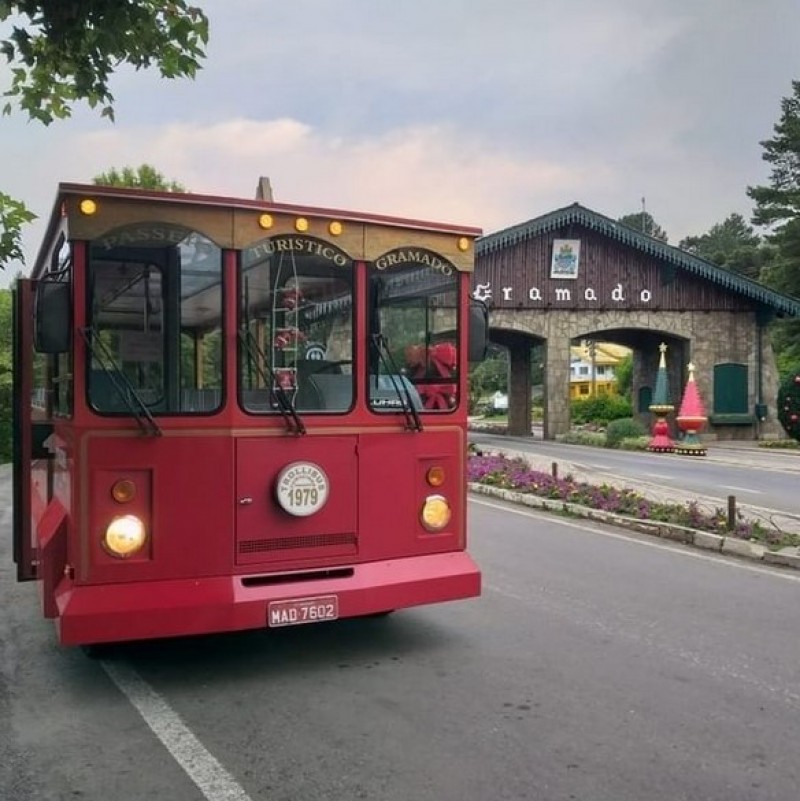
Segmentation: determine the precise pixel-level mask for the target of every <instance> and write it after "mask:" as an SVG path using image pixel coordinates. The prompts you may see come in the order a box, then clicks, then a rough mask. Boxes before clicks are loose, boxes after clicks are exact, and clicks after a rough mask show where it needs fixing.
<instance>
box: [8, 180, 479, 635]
mask: <svg viewBox="0 0 800 801" xmlns="http://www.w3.org/2000/svg"><path fill="white" fill-rule="evenodd" d="M479 233H480V232H479V231H478V230H477V229H475V228H468V227H459V226H452V225H440V224H435V223H425V222H418V221H411V220H404V219H395V218H390V217H385V216H377V215H371V214H362V213H353V212H346V211H330V210H326V209H319V208H307V207H300V206H294V205H288V204H279V203H272V202H267V201H264V200H242V199H231V198H220V197H209V196H201V195H192V194H178V193H162V192H149V191H141V190H126V189H119V188H111V187H98V186H86V185H77V184H63V185H61V186H60V187H59V191H58V195H57V197H56V200H55V204H54V207H53V212H52V216H51V218H50V221H49V226H48V228H47V233H46V237H45V240H44V243H43V245H42V247H41V249H40V252H39V255H38V257H37V259H36V262H35V264H34V266H33V270H32V274H31V278H30V279H27V280H19V281H18V282H17V285H16V288H15V290H14V291H15V306H14V315H15V317H14V321H15V322H14V328H15V331H14V333H15V339H14V342H15V345H14V347H15V354H14V356H15V366H16V370H15V398H16V402H15V421H14V423H15V425H14V429H15V434H16V439H15V453H14V479H15V488H14V492H15V496H14V525H13V532H14V534H13V536H14V558H15V561H16V563H17V573H18V578H19V579H20V580H28V579H35V580H37V581H38V582H39V584H40V589H41V598H42V606H43V611H44V615H45V616H46V617H48V618H53V619H55V621H56V625H57V630H58V636H59V640H60V642H61V643H62V644H65V645H89V644H98V643H106V642H114V641H123V640H139V639H146V638H157V637H172V636H179V635H189V634H201V633H207V632H224V631H234V630H242V629H253V628H261V627H271V626H285V625H292V624H301V623H310V622H314V621H322V620H331V619H335V618H339V617H353V616H360V615H370V614H377V613H382V612H387V611H391V610H395V609H400V608H404V607H410V606H414V605H421V604H429V603H435V602H440V601H448V600H454V599H460V598H467V597H471V596H476V595H478V594H479V593H480V573H479V570H478V568H477V567H476V565H475V564H474V562H473V561H472V559H471V558H470V556H469V555H468V553H467V552H466V550H465V548H466V479H465V461H466V433H465V432H466V421H467V364H468V360H469V359H470V358H480V356H481V355H482V352H483V350H484V347H485V340H486V331H487V327H486V317H485V312H484V311H483V310H482V309H481V308H480V307H479V306H478V305H476V304H475V303H474V302H473V301H471V299H470V291H469V290H470V271H471V270H472V266H473V244H474V239H475V237H476V236H478V234H479Z"/></svg>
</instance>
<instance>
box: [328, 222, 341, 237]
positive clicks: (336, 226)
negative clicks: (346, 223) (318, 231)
mask: <svg viewBox="0 0 800 801" xmlns="http://www.w3.org/2000/svg"><path fill="white" fill-rule="evenodd" d="M343 230H344V228H343V227H342V224H341V223H340V222H339V221H338V220H333V221H332V222H331V223H330V224H329V225H328V231H330V234H331V236H339V235H340V234H341V233H342V231H343Z"/></svg>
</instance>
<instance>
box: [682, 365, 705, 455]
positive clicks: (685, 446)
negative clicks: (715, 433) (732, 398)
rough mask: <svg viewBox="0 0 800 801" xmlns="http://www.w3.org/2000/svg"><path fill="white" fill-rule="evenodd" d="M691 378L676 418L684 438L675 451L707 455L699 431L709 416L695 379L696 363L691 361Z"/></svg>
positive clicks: (687, 383) (687, 382) (688, 380)
mask: <svg viewBox="0 0 800 801" xmlns="http://www.w3.org/2000/svg"><path fill="white" fill-rule="evenodd" d="M688 369H689V378H688V379H687V381H686V388H685V389H684V391H683V400H682V401H681V407H680V409H679V410H678V416H677V417H676V418H675V419H676V422H677V423H678V428H679V429H680V430H681V431H682V432H683V438H682V439H681V440H680V442H678V443H677V444H676V445H675V452H676V453H682V454H688V455H689V456H705V455H706V449H705V447H704V446H703V443H702V442H701V441H700V437H699V436H698V432H699V431H700V430H701V429H702V428H703V426H704V425H705V424H706V420H708V417H707V416H706V410H705V407H704V406H703V401H702V400H701V398H700V392H699V391H698V389H697V384H696V383H695V380H694V365H693V364H692V363H691V362H689V367H688Z"/></svg>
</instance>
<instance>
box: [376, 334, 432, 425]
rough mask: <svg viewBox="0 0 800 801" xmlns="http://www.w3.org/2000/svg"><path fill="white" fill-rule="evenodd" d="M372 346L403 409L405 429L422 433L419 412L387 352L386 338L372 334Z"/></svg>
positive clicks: (390, 355) (403, 379) (389, 353)
mask: <svg viewBox="0 0 800 801" xmlns="http://www.w3.org/2000/svg"><path fill="white" fill-rule="evenodd" d="M372 344H373V345H374V347H375V350H376V351H377V352H378V357H379V358H380V360H381V362H382V363H383V366H384V367H385V368H386V370H387V373H388V376H389V380H390V381H391V383H392V388H393V389H394V391H395V394H396V395H397V397H398V398H399V399H400V405H401V406H402V407H403V414H404V415H405V416H406V427H407V428H408V430H409V431H422V418H421V417H420V416H419V412H417V407H416V406H414V401H413V399H412V397H411V392H409V389H408V384H407V383H406V380H405V378H404V377H402V376H400V371H399V370H398V369H397V364H396V363H395V360H394V357H393V356H392V354H391V351H390V350H389V345H388V343H387V342H386V337H385V336H384V335H383V334H373V335H372ZM398 376H399V378H398ZM376 380H377V379H376Z"/></svg>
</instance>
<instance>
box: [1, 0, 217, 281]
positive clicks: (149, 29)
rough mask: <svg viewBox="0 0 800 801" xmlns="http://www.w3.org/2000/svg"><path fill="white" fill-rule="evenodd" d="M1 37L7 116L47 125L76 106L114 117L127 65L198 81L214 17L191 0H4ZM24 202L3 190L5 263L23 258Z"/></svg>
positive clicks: (26, 217)
mask: <svg viewBox="0 0 800 801" xmlns="http://www.w3.org/2000/svg"><path fill="white" fill-rule="evenodd" d="M6 20H11V23H12V28H11V34H10V35H9V36H8V37H7V38H6V39H3V40H1V41H0V54H2V55H3V56H5V59H6V61H7V63H8V64H9V66H10V72H11V86H10V87H9V89H8V90H7V91H6V92H5V93H4V96H5V97H6V98H7V100H6V103H5V105H4V106H3V109H2V111H3V114H4V115H7V114H11V113H12V112H13V111H14V110H15V109H17V110H19V111H21V112H22V113H24V114H26V115H27V116H28V118H29V119H31V120H35V121H37V122H41V123H43V124H44V125H49V124H50V123H52V122H53V121H54V120H57V119H65V118H68V117H69V116H71V114H72V109H73V106H74V105H75V104H76V103H80V102H85V103H87V104H88V105H89V107H90V108H99V109H100V115H101V117H106V118H108V119H109V120H111V121H113V120H114V95H113V94H112V92H111V88H110V85H109V84H110V79H111V76H112V74H113V73H114V71H115V70H116V69H117V68H118V67H119V66H120V65H122V64H129V65H131V66H133V67H135V68H136V69H137V70H139V69H147V68H150V67H157V68H158V70H159V72H160V73H161V75H162V77H164V78H194V77H195V75H196V74H197V71H198V70H199V69H201V61H202V60H203V59H204V58H205V50H204V47H205V45H206V44H207V43H208V18H207V17H206V16H205V14H204V13H203V12H202V11H201V10H200V9H199V8H197V7H195V6H191V5H189V4H188V3H187V2H186V0H39V1H38V2H35V1H34V0H17V2H10V1H9V0H0V22H4V21H6ZM32 219H34V215H33V214H31V212H30V211H29V210H28V209H27V208H25V206H24V204H22V203H20V202H19V201H15V200H13V199H12V198H9V197H8V196H7V195H2V194H0V225H2V229H0V265H3V264H4V263H5V262H7V261H10V260H12V259H18V260H20V261H22V253H21V248H20V234H21V228H22V225H24V224H25V223H26V222H30V221H31V220H32Z"/></svg>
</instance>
